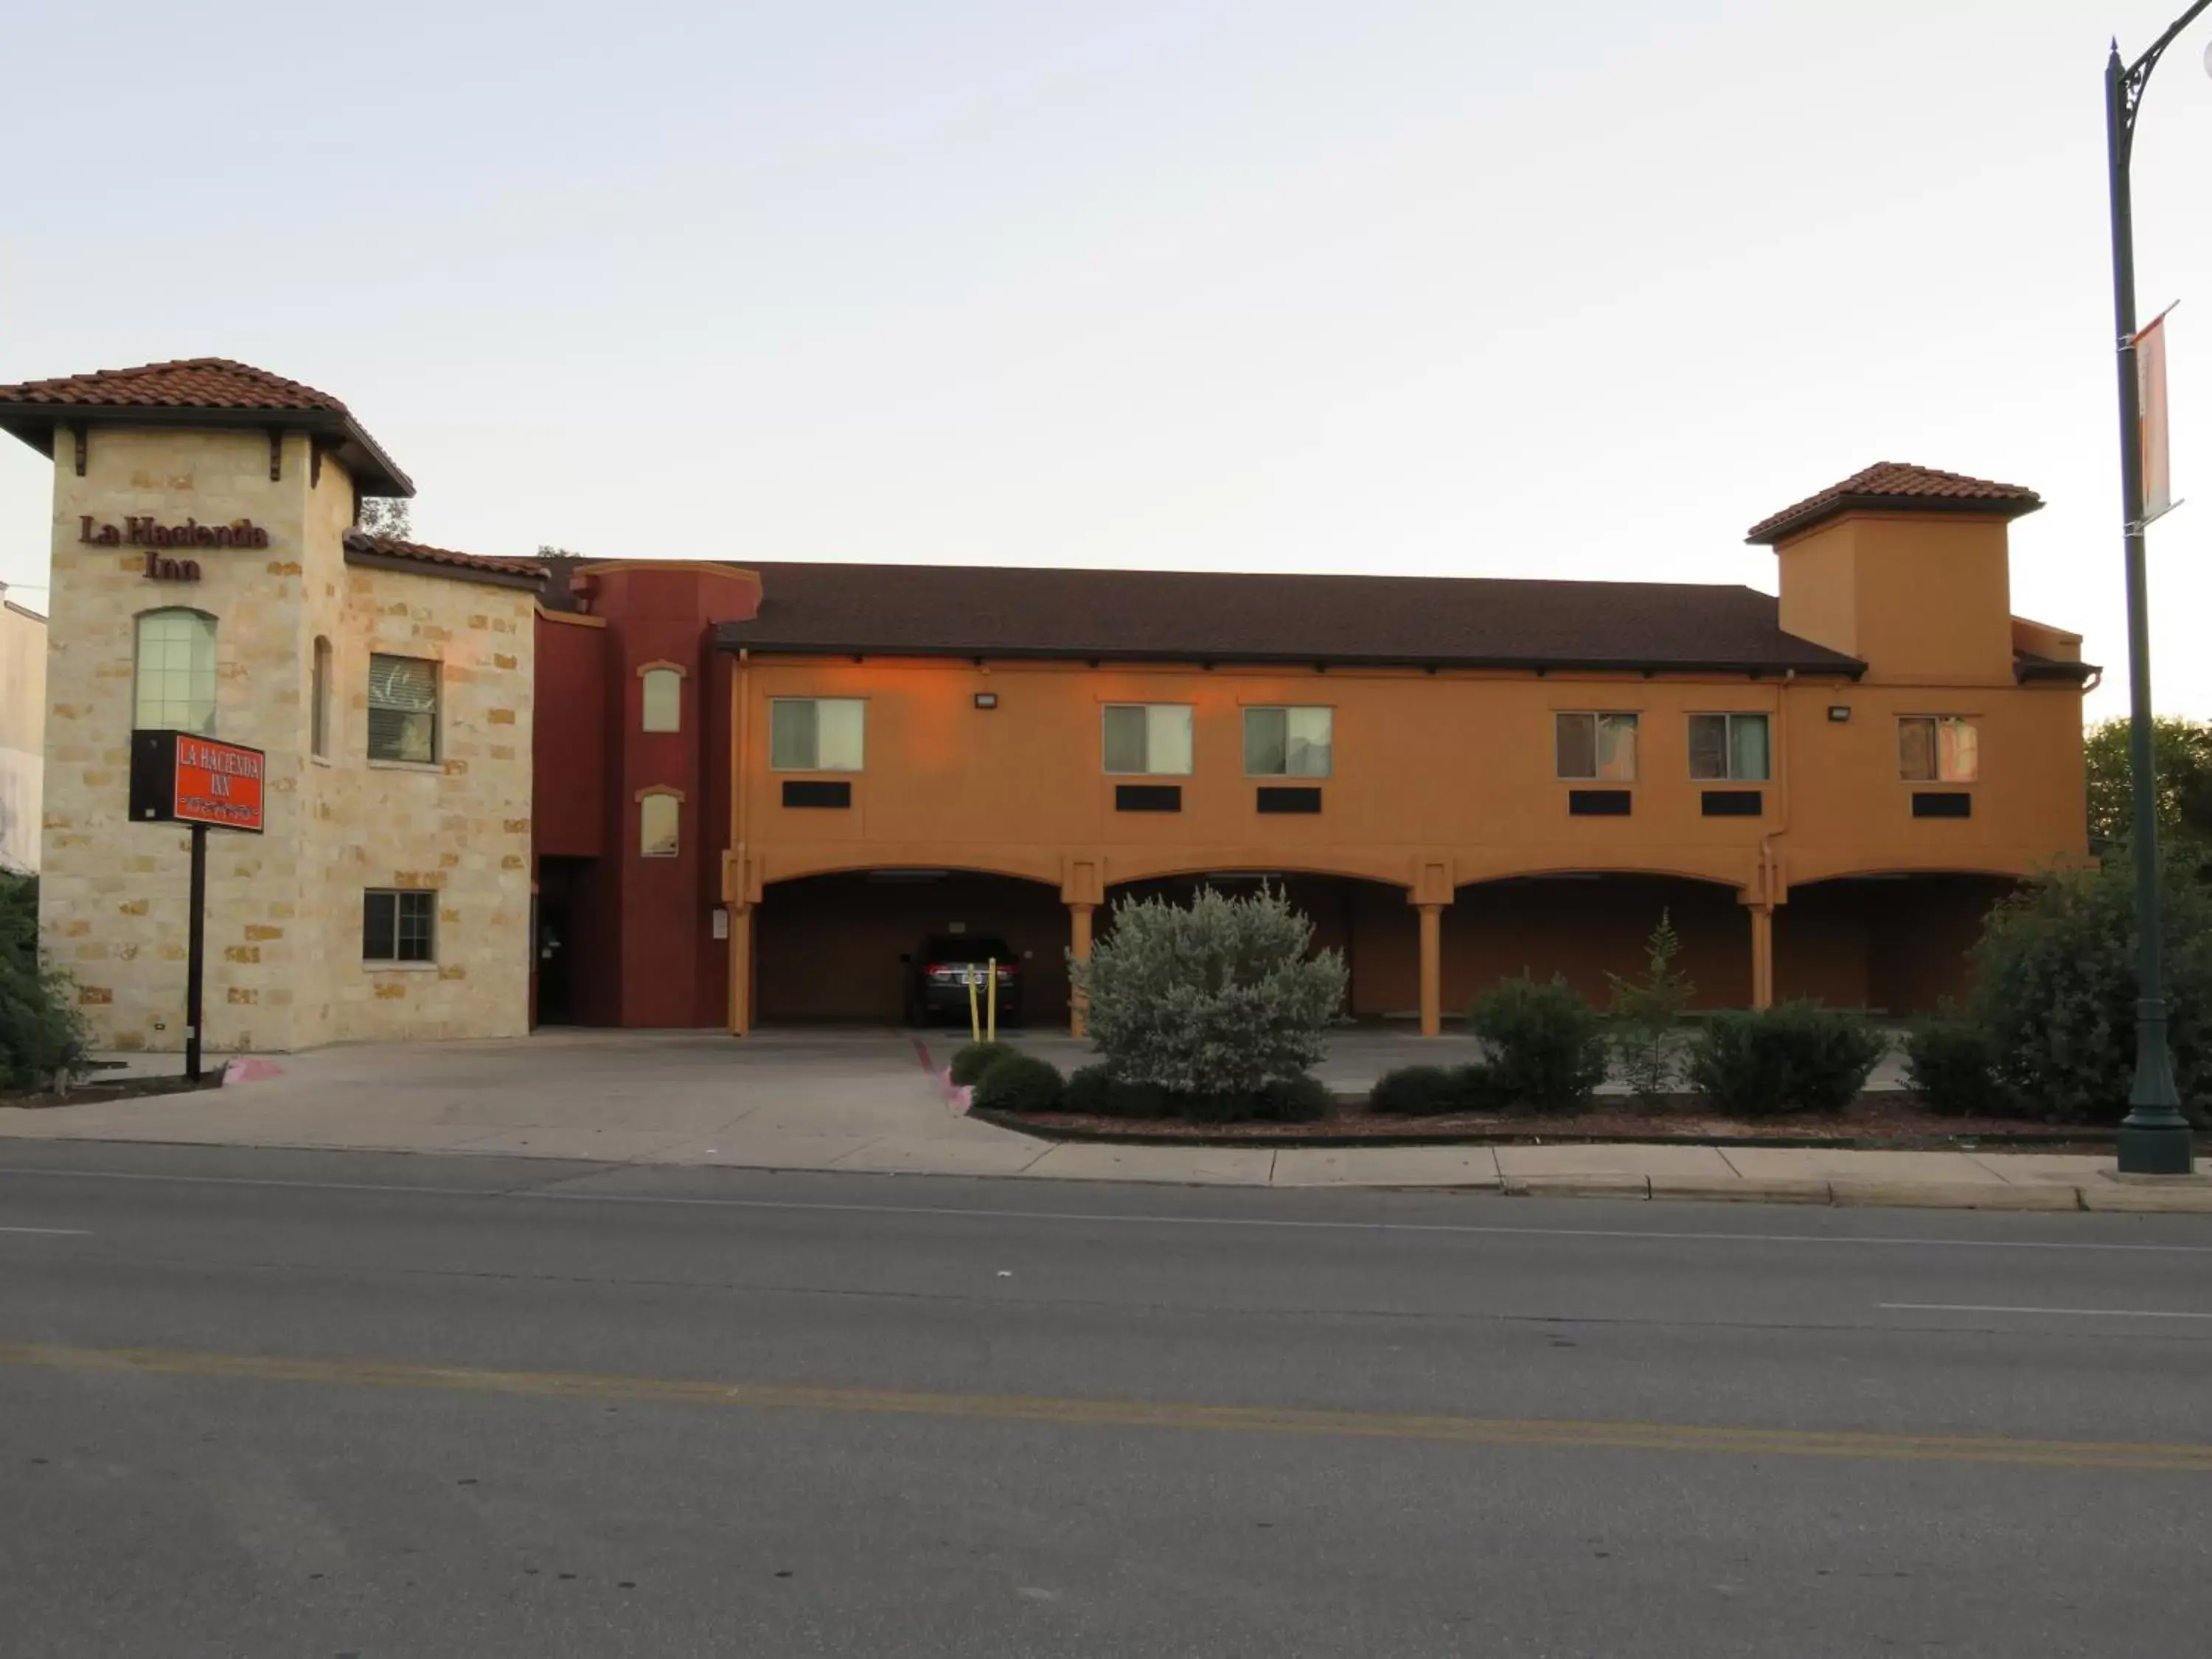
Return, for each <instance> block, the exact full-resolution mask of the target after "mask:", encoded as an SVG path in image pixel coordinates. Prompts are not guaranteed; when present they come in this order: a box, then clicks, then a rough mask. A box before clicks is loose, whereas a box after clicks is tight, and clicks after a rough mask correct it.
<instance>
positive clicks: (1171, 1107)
mask: <svg viewBox="0 0 2212 1659" xmlns="http://www.w3.org/2000/svg"><path fill="white" fill-rule="evenodd" d="M1060 1110H1062V1111H1064V1112H1081V1113H1083V1114H1085V1115H1087V1116H1091V1117H1129V1118H1157V1117H1171V1116H1173V1115H1174V1114H1175V1103H1174V1101H1173V1100H1172V1099H1171V1098H1170V1097H1169V1094H1168V1091H1166V1090H1164V1089H1162V1088H1160V1087H1158V1086H1157V1085H1153V1084H1150V1083H1128V1082H1125V1081H1123V1080H1122V1079H1120V1078H1117V1077H1115V1075H1114V1072H1113V1068H1112V1067H1111V1066H1104V1065H1093V1066H1084V1067H1083V1068H1082V1069H1081V1070H1080V1071H1079V1072H1077V1073H1075V1074H1074V1075H1073V1077H1071V1078H1069V1079H1067V1092H1066V1094H1065V1095H1064V1096H1063V1097H1061V1100H1060Z"/></svg>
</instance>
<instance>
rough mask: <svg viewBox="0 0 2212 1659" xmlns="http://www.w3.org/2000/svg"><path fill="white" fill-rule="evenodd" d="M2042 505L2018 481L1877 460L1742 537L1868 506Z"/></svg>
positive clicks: (2029, 508) (2012, 512)
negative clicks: (1979, 476) (1969, 475)
mask: <svg viewBox="0 0 2212 1659" xmlns="http://www.w3.org/2000/svg"><path fill="white" fill-rule="evenodd" d="M2042 505H2043V497H2042V496H2040V495H2037V494H2036V493H2035V492H2034V491H2033V489H2028V488H2027V487H2026V486H2025V485H2022V484H2008V483H1995V482H1993V481H1992V480H1990V479H1988V478H1970V477H1967V476H1966V474H1965V473H1963V472H1939V471H1936V469H1935V468H1934V467H1932V466H1914V465H1911V463H1909V462H1902V461H1877V462H1875V464H1874V465H1872V466H1870V467H1869V468H1867V469H1866V470H1865V471H1863V472H1854V473H1853V474H1851V476H1850V477H1848V478H1845V479H1844V481H1843V482H1842V483H1832V484H1830V485H1829V486H1828V487H1827V488H1826V489H1823V490H1821V491H1820V493H1819V494H1818V495H1808V496H1807V497H1806V498H1805V499H1804V500H1803V501H1799V502H1797V503H1796V505H1795V506H1793V507H1784V508H1783V509H1782V511H1780V512H1779V513H1775V514H1773V515H1772V516H1771V517H1770V518H1765V519H1761V520H1759V522H1758V523H1757V524H1755V525H1753V526H1752V527H1751V529H1750V531H1749V532H1747V533H1746V535H1745V537H1744V539H1745V540H1746V541H1747V542H1753V543H1764V544H1766V545H1767V546H1770V547H1771V546H1772V545H1773V544H1775V543H1777V542H1779V541H1782V540H1784V539H1785V538H1789V537H1791V536H1795V535H1796V534H1798V533H1799V532H1802V531H1807V530H1810V529H1811V528H1812V527H1813V526H1814V525H1816V524H1819V523H1820V522H1822V521H1823V520H1827V519H1832V518H1835V517H1837V516H1838V514H1840V513H1850V512H1853V511H1855V510H1858V509H1863V508H1867V507H1876V508H1879V507H1888V508H1891V509H1892V510H1893V511H1894V510H1899V509H1917V510H1919V511H1922V512H1967V513H1997V514H1999V515H2001V516H2002V517H2004V518H2008V519H2016V518H2019V517H2020V516H2021V514H2022V513H2033V512H2034V511H2035V509H2036V508H2038V507H2041V506H2042Z"/></svg>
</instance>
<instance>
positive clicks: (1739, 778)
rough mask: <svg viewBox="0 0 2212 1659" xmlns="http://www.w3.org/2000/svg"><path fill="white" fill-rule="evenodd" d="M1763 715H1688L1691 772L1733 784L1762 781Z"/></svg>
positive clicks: (1764, 750) (1764, 760)
mask: <svg viewBox="0 0 2212 1659" xmlns="http://www.w3.org/2000/svg"><path fill="white" fill-rule="evenodd" d="M1769 764H1770V761H1769V759H1768V756H1767V732H1766V716H1765V715H1764V714H1692V715H1691V716H1690V775H1691V776H1692V777H1693V778H1698V779H1704V780H1720V781H1731V782H1736V783H1764V782H1765V781H1766V773H1767V768H1768V766H1769Z"/></svg>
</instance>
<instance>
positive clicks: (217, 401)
mask: <svg viewBox="0 0 2212 1659" xmlns="http://www.w3.org/2000/svg"><path fill="white" fill-rule="evenodd" d="M0 403H11V404H67V405H70V406H72V407H80V408H82V407H87V406H89V407H95V408H155V409H319V410H329V411H331V413H333V414H338V415H343V414H345V413H347V412H348V411H347V409H346V406H345V405H344V404H342V403H340V402H339V401H338V400H337V398H333V397H331V394H330V393H329V392H318V391H316V390H315V388H314V387H313V386H301V384H300V383H299V382H298V381H297V380H286V379H285V378H284V377H283V375H281V374H270V373H269V371H268V370H266V369H262V368H253V367H252V365H251V364H248V363H238V362H232V361H231V360H230V359H229V358H228V357H184V358H179V359H178V360H177V361H176V362H167V363H145V364H142V365H141V366H140V367H138V368H103V369H99V370H96V371H95V372H94V373H93V374H64V375H63V376H61V377H60V378H59V379H58V380H26V381H24V382H23V383H22V384H21V385H20V386H0Z"/></svg>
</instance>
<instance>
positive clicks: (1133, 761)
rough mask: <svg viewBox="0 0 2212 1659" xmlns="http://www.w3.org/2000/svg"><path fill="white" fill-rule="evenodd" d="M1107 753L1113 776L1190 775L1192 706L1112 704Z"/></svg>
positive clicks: (1107, 715) (1107, 718)
mask: <svg viewBox="0 0 2212 1659" xmlns="http://www.w3.org/2000/svg"><path fill="white" fill-rule="evenodd" d="M1105 722H1106V723H1105V738H1104V750H1105V761H1106V770H1107V771H1108V772H1109V773H1113V774H1121V775H1138V776H1146V777H1167V778H1180V777H1188V776H1189V775H1190V754H1191V741H1190V705H1189V704H1188V703H1182V702H1109V703H1108V704H1107V705H1106V711H1105Z"/></svg>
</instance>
